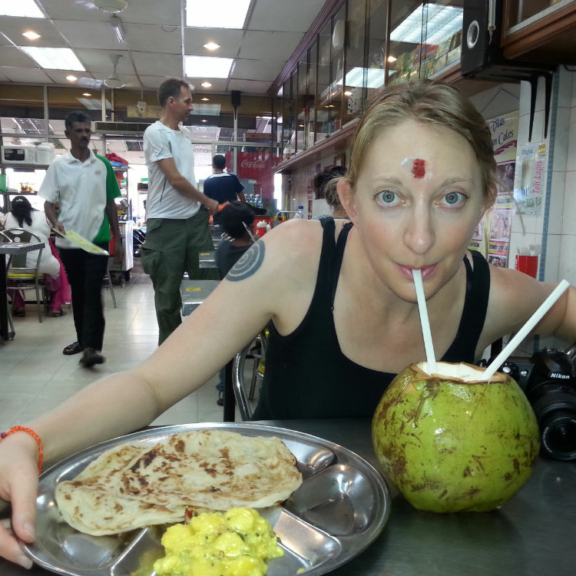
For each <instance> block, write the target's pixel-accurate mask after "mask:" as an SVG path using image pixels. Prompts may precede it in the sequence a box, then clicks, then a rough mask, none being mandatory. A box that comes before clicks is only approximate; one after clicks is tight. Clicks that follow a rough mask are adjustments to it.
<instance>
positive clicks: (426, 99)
mask: <svg viewBox="0 0 576 576" xmlns="http://www.w3.org/2000/svg"><path fill="white" fill-rule="evenodd" d="M407 119H413V120H416V121H418V122H422V123H423V124H436V125H439V126H444V127H446V128H449V129H450V130H453V131H454V132H456V133H457V134H460V135H461V136H463V137H464V138H465V139H466V140H467V141H468V143H469V144H470V146H472V149H473V150H474V153H475V155H476V159H477V161H478V164H479V165H480V170H481V174H482V189H483V191H484V195H485V198H486V200H487V201H488V204H489V205H490V204H492V202H493V201H494V198H495V195H496V182H497V175H496V160H495V159H494V152H493V148H492V138H491V136H490V129H489V128H488V125H487V124H486V121H485V120H484V118H483V117H482V115H481V114H480V112H478V110H476V108H475V107H474V105H473V104H472V103H471V102H470V100H468V99H467V98H466V97H465V96H463V95H462V94H461V93H460V92H459V91H458V90H457V89H456V88H454V87H453V86H450V85H449V84H443V83H439V82H431V81H429V80H425V81H422V82H417V83H413V84H401V85H399V86H391V87H389V88H386V89H385V90H383V91H382V94H381V95H380V97H379V98H378V99H377V100H376V101H375V102H374V103H373V104H372V105H371V106H370V107H369V108H368V110H367V111H366V114H365V115H364V117H363V118H362V120H361V122H360V124H358V127H357V128H356V133H355V135H354V141H353V143H352V150H351V154H350V167H349V170H348V174H347V176H346V178H347V179H348V180H349V182H350V184H351V185H352V188H355V187H356V182H357V180H358V175H359V173H360V170H361V169H362V165H363V162H364V159H365V158H366V155H367V152H368V148H369V147H370V145H371V144H372V143H373V142H374V140H376V138H378V137H379V136H380V135H381V134H382V132H383V130H385V129H386V128H390V127H393V126H397V125H398V124H400V123H402V122H403V121H404V120H407Z"/></svg>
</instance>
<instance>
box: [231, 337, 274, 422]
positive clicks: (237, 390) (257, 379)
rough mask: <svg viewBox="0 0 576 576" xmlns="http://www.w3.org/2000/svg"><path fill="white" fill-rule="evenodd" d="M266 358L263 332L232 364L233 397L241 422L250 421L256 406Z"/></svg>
mask: <svg viewBox="0 0 576 576" xmlns="http://www.w3.org/2000/svg"><path fill="white" fill-rule="evenodd" d="M265 357H266V335H265V333H264V332H262V333H261V334H259V335H258V336H256V338H255V339H254V340H253V341H252V342H251V343H250V344H249V345H248V346H246V348H244V350H242V351H241V352H239V353H238V354H237V355H236V358H234V363H233V364H232V388H233V389H234V397H235V399H236V404H237V405H238V410H239V411H240V416H241V418H242V420H250V419H251V418H252V414H253V413H254V405H255V404H256V390H257V385H258V384H261V383H262V380H263V379H264V359H265ZM247 359H252V360H253V364H252V368H251V371H250V372H248V373H249V375H250V388H249V389H248V390H247V386H246V382H247V378H246V372H247V371H248V370H250V368H248V367H247V366H246V360H247Z"/></svg>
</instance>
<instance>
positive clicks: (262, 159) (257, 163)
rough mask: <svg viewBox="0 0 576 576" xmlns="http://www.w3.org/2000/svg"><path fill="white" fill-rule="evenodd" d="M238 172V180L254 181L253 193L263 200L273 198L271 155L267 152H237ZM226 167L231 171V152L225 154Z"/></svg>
mask: <svg viewBox="0 0 576 576" xmlns="http://www.w3.org/2000/svg"><path fill="white" fill-rule="evenodd" d="M237 162H238V164H237V165H238V171H237V172H236V176H238V178H240V180H255V181H256V184H255V185H254V191H255V193H257V194H262V197H263V198H272V197H273V196H274V173H273V172H272V155H271V154H270V153H269V152H238V157H237ZM226 166H228V167H229V169H230V170H232V166H234V161H233V157H232V152H226Z"/></svg>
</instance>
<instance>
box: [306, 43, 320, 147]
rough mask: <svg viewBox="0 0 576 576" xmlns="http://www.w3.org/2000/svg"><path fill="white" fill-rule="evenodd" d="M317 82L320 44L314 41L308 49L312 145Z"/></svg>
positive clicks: (311, 140)
mask: <svg viewBox="0 0 576 576" xmlns="http://www.w3.org/2000/svg"><path fill="white" fill-rule="evenodd" d="M317 82H318V44H317V43H316V42H314V43H313V44H312V46H310V48H309V49H308V90H309V98H310V100H309V108H310V124H309V126H310V131H309V134H308V145H309V146H312V145H314V143H315V142H316V132H317V120H316V108H317V106H316V103H317V92H316V89H317Z"/></svg>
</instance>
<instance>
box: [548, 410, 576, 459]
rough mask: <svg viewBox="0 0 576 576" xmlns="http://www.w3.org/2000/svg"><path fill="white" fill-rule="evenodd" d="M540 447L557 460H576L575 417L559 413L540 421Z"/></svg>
mask: <svg viewBox="0 0 576 576" xmlns="http://www.w3.org/2000/svg"><path fill="white" fill-rule="evenodd" d="M541 429H542V447H543V449H544V450H545V451H546V452H547V453H548V454H550V456H553V457H554V458H557V459H558V460H574V459H576V415H575V414H570V413H569V412H564V411H559V412H553V413H551V414H550V416H549V418H546V419H545V420H544V421H542V424H541Z"/></svg>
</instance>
